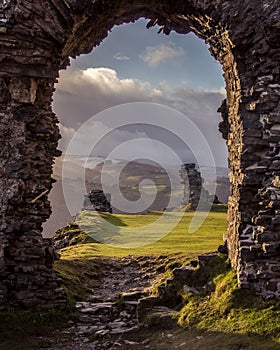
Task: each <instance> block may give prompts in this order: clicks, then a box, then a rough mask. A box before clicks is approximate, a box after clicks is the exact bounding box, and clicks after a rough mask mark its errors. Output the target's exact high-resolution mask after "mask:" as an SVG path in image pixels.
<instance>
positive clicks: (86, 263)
mask: <svg viewBox="0 0 280 350" xmlns="http://www.w3.org/2000/svg"><path fill="white" fill-rule="evenodd" d="M55 271H56V272H57V273H58V275H59V276H60V277H61V278H62V280H63V284H62V287H63V289H64V292H65V294H66V298H67V302H68V306H69V307H70V308H71V307H72V306H74V304H75V302H76V301H77V300H83V299H84V298H85V296H86V295H87V293H88V291H89V290H90V288H91V287H92V286H94V285H96V283H98V272H99V265H98V264H97V262H96V260H95V259H92V260H88V259H73V260H64V259H61V260H59V261H57V262H56V264H55Z"/></svg>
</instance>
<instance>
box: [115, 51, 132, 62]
mask: <svg viewBox="0 0 280 350" xmlns="http://www.w3.org/2000/svg"><path fill="white" fill-rule="evenodd" d="M113 57H114V59H115V60H118V61H128V60H130V58H129V57H128V56H125V55H122V54H121V53H120V52H117V53H116V54H115V55H114V56H113Z"/></svg>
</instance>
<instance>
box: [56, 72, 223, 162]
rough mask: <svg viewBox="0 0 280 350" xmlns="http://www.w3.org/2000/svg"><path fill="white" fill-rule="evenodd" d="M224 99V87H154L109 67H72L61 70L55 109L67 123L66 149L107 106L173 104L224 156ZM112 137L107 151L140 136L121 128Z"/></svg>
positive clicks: (64, 129) (62, 143) (63, 144)
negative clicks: (221, 130)
mask: <svg viewBox="0 0 280 350" xmlns="http://www.w3.org/2000/svg"><path fill="white" fill-rule="evenodd" d="M223 98H224V89H220V90H213V91H204V90H194V89H191V88H190V87H188V86H187V85H183V86H182V85H181V86H179V87H177V88H172V89H170V88H169V87H168V85H166V86H159V87H154V86H152V85H151V84H150V83H148V82H145V81H139V80H135V79H121V78H120V77H119V76H118V74H117V72H116V71H115V70H113V69H109V68H88V69H86V70H79V69H77V68H73V67H70V68H69V69H68V70H66V71H63V72H61V78H60V81H59V84H58V86H57V91H56V94H55V97H54V110H55V112H56V113H57V115H58V117H59V119H60V122H61V124H63V125H62V126H61V133H62V135H63V139H62V140H61V141H60V148H61V149H63V150H65V149H66V145H67V144H68V142H69V140H70V138H71V136H72V135H73V134H74V132H75V130H77V129H78V127H79V126H80V125H81V124H83V123H84V122H85V121H87V120H88V119H89V118H91V117H92V116H93V115H95V114H97V113H99V112H101V111H103V110H105V109H107V108H110V107H112V106H115V105H119V104H122V103H130V102H154V103H160V104H163V105H167V106H170V107H173V108H175V109H177V110H179V111H181V112H182V113H184V114H185V115H187V116H188V117H189V118H191V119H192V120H193V121H194V122H195V124H196V125H197V126H198V127H199V128H200V130H201V131H202V133H203V134H204V135H205V137H206V138H207V139H209V142H210V143H211V144H212V145H213V148H214V150H215V152H216V153H217V155H218V154H219V157H220V158H223V157H225V156H222V154H224V152H225V151H224V149H225V145H224V141H222V139H221V138H220V139H219V138H217V129H218V123H219V121H220V116H219V114H218V113H216V111H217V109H218V107H219V105H220V103H221V100H222V99H223ZM100 128H101V126H100ZM100 131H102V128H101V129H100ZM111 136H112V139H111V140H109V138H108V140H107V143H108V147H107V146H106V144H105V146H104V143H103V148H102V149H103V150H104V151H105V148H106V152H105V153H107V152H108V151H109V149H112V148H114V145H116V144H118V143H119V142H121V141H124V140H127V139H129V138H133V137H139V135H136V134H135V133H134V132H133V134H132V135H128V133H127V131H125V132H124V131H121V130H119V131H118V132H116V133H115V134H114V135H111ZM82 143H83V142H82V141H81V144H82ZM98 152H99V151H98Z"/></svg>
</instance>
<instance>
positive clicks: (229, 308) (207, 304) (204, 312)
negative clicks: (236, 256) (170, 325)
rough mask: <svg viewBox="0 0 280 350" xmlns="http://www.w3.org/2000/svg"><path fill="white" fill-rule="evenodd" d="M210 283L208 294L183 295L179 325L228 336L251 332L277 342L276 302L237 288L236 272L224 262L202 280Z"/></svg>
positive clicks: (279, 330) (279, 313)
mask: <svg viewBox="0 0 280 350" xmlns="http://www.w3.org/2000/svg"><path fill="white" fill-rule="evenodd" d="M220 268H221V266H219V268H218V270H220ZM209 277H210V276H209ZM204 282H206V281H205V279H204ZM210 282H212V283H213V286H214V287H213V290H212V292H210V293H208V295H194V294H191V293H186V294H185V295H183V297H184V304H185V305H184V307H183V308H182V309H181V311H180V312H179V313H178V317H179V324H180V325H181V326H184V327H191V328H195V329H199V330H203V331H211V332H222V333H226V334H231V335H233V334H242V335H250V334H251V335H257V336H259V337H266V338H267V339H270V341H272V340H273V341H274V342H279V337H280V308H279V307H280V302H279V301H276V300H271V301H264V300H263V299H262V298H261V297H259V296H256V295H255V294H253V293H252V292H251V291H248V290H241V289H239V288H238V283H237V278H236V274H235V273H234V272H233V271H232V270H229V269H228V266H227V265H226V264H225V266H224V272H222V273H221V271H220V273H219V274H218V275H216V277H213V276H211V277H210V278H209V279H208V282H206V283H208V284H209V283H210ZM277 339H278V340H277ZM264 349H265V347H264Z"/></svg>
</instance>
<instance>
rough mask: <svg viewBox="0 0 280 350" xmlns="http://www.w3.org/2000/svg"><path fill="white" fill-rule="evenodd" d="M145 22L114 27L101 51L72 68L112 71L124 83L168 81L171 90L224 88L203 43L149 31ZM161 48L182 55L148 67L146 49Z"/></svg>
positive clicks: (189, 37)
mask: <svg viewBox="0 0 280 350" xmlns="http://www.w3.org/2000/svg"><path fill="white" fill-rule="evenodd" d="M146 22H147V21H146V20H144V19H140V20H138V21H137V22H136V23H130V24H124V25H121V26H115V27H114V28H113V30H112V32H110V33H109V34H108V37H107V38H106V39H105V40H104V41H103V42H102V43H101V45H100V46H99V47H98V48H96V49H94V50H93V52H92V53H90V54H88V55H82V56H80V57H79V58H78V59H77V60H73V61H72V64H73V65H74V66H75V67H79V68H82V69H85V68H89V67H93V66H94V67H108V68H113V69H115V70H116V71H117V72H118V76H119V77H120V78H121V79H123V78H134V79H141V80H146V81H149V82H150V83H152V84H154V85H157V84H160V83H161V82H162V81H167V83H168V84H169V85H170V86H178V85H180V84H187V85H189V86H191V87H192V88H193V89H205V90H215V89H217V90H219V89H220V88H221V87H223V86H224V85H225V82H224V79H223V77H222V68H221V65H220V64H219V63H218V62H217V61H215V59H214V58H213V57H212V56H211V55H210V53H209V51H208V49H207V45H206V44H205V43H204V42H203V41H202V40H201V39H199V38H198V37H197V36H195V35H194V34H193V33H190V34H188V35H182V34H177V33H176V32H171V33H170V35H169V36H166V35H164V34H157V31H158V27H152V28H150V29H146ZM170 43H171V44H170ZM160 45H166V46H167V47H168V46H170V45H171V46H172V45H173V46H174V48H175V50H176V49H177V51H179V53H182V54H181V55H179V56H177V57H176V56H175V57H171V58H170V59H166V60H162V61H161V62H159V64H156V65H153V66H149V64H148V63H147V62H145V61H144V60H143V58H141V57H142V55H143V54H145V49H146V48H147V47H157V46H160Z"/></svg>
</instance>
